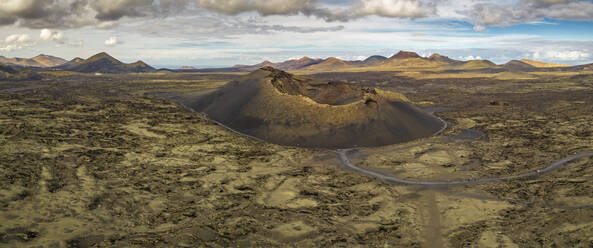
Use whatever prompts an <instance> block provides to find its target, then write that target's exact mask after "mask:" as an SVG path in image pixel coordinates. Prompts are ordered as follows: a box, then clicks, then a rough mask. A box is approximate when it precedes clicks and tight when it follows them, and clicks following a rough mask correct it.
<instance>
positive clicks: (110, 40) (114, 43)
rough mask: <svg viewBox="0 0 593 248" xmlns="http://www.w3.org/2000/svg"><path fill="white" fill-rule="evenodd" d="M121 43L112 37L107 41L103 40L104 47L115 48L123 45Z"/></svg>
mask: <svg viewBox="0 0 593 248" xmlns="http://www.w3.org/2000/svg"><path fill="white" fill-rule="evenodd" d="M123 43H124V42H123V41H121V40H119V39H118V38H117V37H115V36H113V37H110V38H109V39H107V40H105V43H104V44H105V45H106V46H116V45H119V44H123Z"/></svg>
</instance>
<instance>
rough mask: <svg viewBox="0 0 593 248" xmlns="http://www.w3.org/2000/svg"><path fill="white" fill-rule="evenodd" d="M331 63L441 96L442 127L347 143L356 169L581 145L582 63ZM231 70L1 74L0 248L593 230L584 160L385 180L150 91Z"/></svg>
mask: <svg viewBox="0 0 593 248" xmlns="http://www.w3.org/2000/svg"><path fill="white" fill-rule="evenodd" d="M315 76H317V77H328V75H327V74H325V75H315ZM331 76H332V77H338V79H344V80H347V81H350V82H351V83H356V84H361V85H375V86H379V87H383V88H391V89H395V90H397V91H399V92H403V93H404V94H405V95H406V96H408V98H410V99H411V100H412V101H414V102H417V103H420V104H422V105H424V106H426V107H435V106H438V107H443V106H446V107H452V108H454V109H451V110H449V111H447V112H443V113H439V115H440V116H442V117H444V118H445V119H446V120H448V121H449V122H450V123H451V124H452V125H451V127H450V128H449V129H447V131H446V132H445V133H443V134H442V135H440V136H438V137H432V138H427V139H423V140H418V141H414V142H409V143H405V144H400V145H393V146H388V147H382V148H374V149H358V150H353V151H350V153H349V156H350V158H351V159H352V161H353V162H354V163H356V164H357V165H359V166H361V167H367V168H373V169H376V170H378V171H382V172H384V173H389V174H393V175H397V176H400V177H404V178H410V179H415V178H423V179H454V178H467V177H470V178H477V177H484V176H492V175H511V174H516V173H519V172H525V171H530V170H535V169H537V168H539V167H543V166H545V165H547V164H549V163H551V162H552V161H554V160H557V159H560V158H562V157H564V156H566V155H568V154H571V153H574V152H579V151H586V150H593V125H591V123H593V116H592V115H591V113H592V112H593V109H592V108H593V107H592V106H593V83H592V82H593V80H592V79H593V77H592V76H591V75H554V76H550V75H547V76H540V75H529V76H530V78H534V79H524V80H514V79H512V80H501V79H494V78H469V79H467V78H466V79H463V78H456V79H451V78H438V77H437V78H429V79H427V78H419V77H416V78H414V77H411V76H410V75H407V76H402V75H400V74H397V75H394V73H389V72H385V75H383V74H380V73H379V74H372V75H367V76H365V75H364V74H336V75H331ZM462 76H463V75H460V76H459V77H462ZM236 77H237V75H233V74H137V75H134V74H131V75H117V76H101V77H95V76H84V75H70V76H59V77H57V76H56V77H53V78H46V79H45V80H43V81H35V82H2V83H0V147H1V148H0V247H172V246H173V247H195V246H205V247H286V246H295V247H312V246H313V247H318V246H321V247H335V246H348V247H369V246H371V247H591V246H593V239H591V238H590V237H591V236H592V235H591V234H593V209H592V208H591V207H590V206H591V205H593V180H592V179H593V159H583V160H581V161H579V162H577V163H574V164H571V165H570V166H568V167H565V168H563V169H561V170H559V171H556V172H554V173H550V174H546V175H544V176H542V177H538V178H529V179H527V180H516V181H509V182H497V183H489V184H480V185H473V186H464V187H458V188H438V189H427V188H419V187H408V186H401V185H390V184H386V183H384V182H381V181H380V180H376V179H373V178H368V177H365V176H362V175H359V174H357V173H355V172H351V171H348V170H345V169H344V168H343V167H341V165H340V163H339V160H338V159H337V156H336V154H335V153H334V152H333V151H330V150H322V149H317V150H312V149H302V148H291V147H283V146H277V145H270V144H264V143H261V142H257V141H254V140H251V139H248V138H245V137H242V136H240V135H237V134H235V133H233V132H230V131H228V130H225V129H224V128H221V127H220V126H217V125H215V124H212V123H210V122H208V121H205V120H204V119H202V118H200V115H199V114H195V113H192V112H191V111H189V110H186V109H184V108H182V107H180V106H179V105H177V104H176V103H174V102H171V101H166V100H164V99H162V98H159V97H155V96H154V95H155V94H156V95H162V94H164V93H163V92H175V91H184V92H186V91H197V90H208V89H214V88H217V87H219V86H220V85H222V84H224V82H226V81H229V80H231V79H233V78H236ZM357 77H361V78H362V80H360V79H357ZM157 93H160V94H157ZM468 129H470V130H476V131H481V132H483V133H484V134H485V136H480V135H472V134H471V133H470V134H468V132H467V131H465V132H464V130H468ZM476 133H477V134H480V132H476ZM464 134H465V135H464ZM474 138H475V139H474Z"/></svg>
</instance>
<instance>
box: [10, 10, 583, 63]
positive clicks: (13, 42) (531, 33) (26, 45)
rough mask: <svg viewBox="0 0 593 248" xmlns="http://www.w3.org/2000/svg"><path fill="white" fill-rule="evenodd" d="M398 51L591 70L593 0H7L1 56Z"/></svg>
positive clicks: (225, 56)
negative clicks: (528, 61) (530, 61)
mask: <svg viewBox="0 0 593 248" xmlns="http://www.w3.org/2000/svg"><path fill="white" fill-rule="evenodd" d="M399 50H409V51H415V52H417V53H419V54H420V55H423V56H429V55H431V54H432V53H439V54H442V55H446V56H449V57H451V58H454V59H462V60H470V59H489V60H492V61H493V62H495V63H505V62H507V61H509V60H513V59H522V58H527V59H534V60H539V61H547V62H554V63H562V64H573V65H576V64H588V63H593V0H498V1H493V0H0V55H1V56H5V57H33V56H36V55H38V54H48V55H53V56H58V57H62V58H64V59H68V60H70V59H73V58H75V57H81V58H87V57H90V56H92V55H93V54H96V53H99V52H103V51H104V52H107V53H109V54H111V55H112V56H114V57H116V58H118V59H120V60H122V61H124V62H135V61H137V60H143V61H145V62H147V63H149V64H151V65H153V66H156V67H169V68H176V67H179V66H194V67H197V68H207V67H224V66H232V65H235V64H256V63H259V62H262V61H264V60H269V61H273V62H278V61H284V60H288V59H295V58H300V57H303V56H309V57H315V58H327V57H337V58H341V59H347V60H358V59H364V58H366V57H368V56H371V55H383V56H391V55H393V54H394V53H397V52H398V51H399Z"/></svg>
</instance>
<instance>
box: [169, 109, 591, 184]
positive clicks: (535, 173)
mask: <svg viewBox="0 0 593 248" xmlns="http://www.w3.org/2000/svg"><path fill="white" fill-rule="evenodd" d="M177 103H178V104H179V105H180V106H182V107H184V108H186V109H189V110H190V111H192V112H194V113H198V112H197V111H195V110H194V109H192V108H190V107H189V106H186V105H185V104H183V103H181V102H177ZM432 114H433V115H434V113H432ZM200 116H201V117H202V118H204V119H206V120H208V121H211V122H213V123H216V124H217V125H219V126H221V127H223V128H226V129H228V130H229V131H231V132H233V133H236V134H238V135H242V136H245V137H248V138H251V139H254V140H257V141H260V142H265V141H264V140H262V139H260V138H257V137H254V136H251V135H248V134H244V133H241V132H239V131H237V130H234V129H232V128H230V127H228V126H226V125H224V124H222V123H220V122H218V121H215V120H212V119H210V118H208V116H207V115H205V114H201V115H200ZM434 116H435V117H437V118H439V119H440V120H441V121H442V122H443V127H442V128H441V129H440V130H439V131H437V132H436V133H435V134H434V135H433V136H436V135H439V134H441V133H442V132H443V131H445V129H447V127H448V123H447V122H446V121H445V120H443V119H442V118H440V117H438V116H436V115H434ZM335 152H336V153H337V154H338V157H339V159H340V162H341V163H342V165H343V166H344V167H346V168H347V169H351V170H353V171H356V172H358V173H361V174H363V175H367V176H371V177H375V178H378V179H381V180H384V181H386V182H389V183H395V184H403V185H415V186H424V187H451V186H463V185H470V184H479V183H488V182H496V181H506V180H514V179H520V178H527V177H534V176H540V175H542V174H546V173H550V172H552V171H554V170H556V169H559V168H561V167H563V166H565V165H567V164H570V163H572V162H574V161H576V160H579V159H581V158H586V157H593V151H586V152H581V153H578V154H574V155H571V156H568V157H565V158H563V159H560V160H557V161H555V162H553V163H552V164H550V165H548V166H547V167H544V168H542V169H539V170H536V171H530V172H526V173H521V174H517V175H511V176H505V177H488V178H469V179H460V180H452V181H412V180H407V179H400V178H396V177H393V176H389V175H385V174H382V173H379V172H376V171H372V170H369V169H364V168H360V167H358V166H356V165H354V164H352V162H350V159H348V156H347V154H346V152H347V150H345V149H338V150H337V151H335Z"/></svg>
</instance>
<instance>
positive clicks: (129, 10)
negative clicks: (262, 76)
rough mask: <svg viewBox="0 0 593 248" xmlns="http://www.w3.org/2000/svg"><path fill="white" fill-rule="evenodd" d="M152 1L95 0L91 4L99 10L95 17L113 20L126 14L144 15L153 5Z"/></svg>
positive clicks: (133, 15) (130, 15)
mask: <svg viewBox="0 0 593 248" xmlns="http://www.w3.org/2000/svg"><path fill="white" fill-rule="evenodd" d="M152 2H153V1H152V0H95V1H92V2H91V4H90V6H91V8H93V10H95V11H96V12H97V14H96V15H95V17H96V18H97V19H98V20H102V21H105V20H107V21H113V20H119V19H120V18H122V17H124V16H129V17H138V16H143V15H145V14H144V13H146V12H147V10H149V9H150V8H151V7H152Z"/></svg>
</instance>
